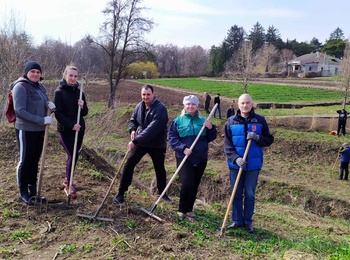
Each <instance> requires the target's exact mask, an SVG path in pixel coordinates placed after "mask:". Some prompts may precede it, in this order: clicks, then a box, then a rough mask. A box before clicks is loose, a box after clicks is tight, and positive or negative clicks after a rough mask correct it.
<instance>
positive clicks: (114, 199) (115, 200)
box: [112, 193, 124, 204]
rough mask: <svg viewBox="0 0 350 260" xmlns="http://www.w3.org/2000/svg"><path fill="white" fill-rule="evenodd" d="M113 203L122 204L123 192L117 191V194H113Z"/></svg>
mask: <svg viewBox="0 0 350 260" xmlns="http://www.w3.org/2000/svg"><path fill="white" fill-rule="evenodd" d="M112 201H113V202H114V203H118V204H122V203H124V194H123V193H119V194H118V195H117V196H115V197H114V198H113V200H112Z"/></svg>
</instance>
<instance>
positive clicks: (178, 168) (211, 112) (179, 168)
mask: <svg viewBox="0 0 350 260" xmlns="http://www.w3.org/2000/svg"><path fill="white" fill-rule="evenodd" d="M217 106H218V104H216V105H215V106H214V107H213V109H212V110H211V111H210V114H209V116H208V118H207V120H210V118H211V116H212V115H213V114H214V112H215V110H216V108H217ZM204 129H205V126H204V125H203V127H202V128H201V130H200V131H199V133H198V135H197V137H196V139H195V140H194V141H193V143H192V145H191V147H190V150H192V149H193V147H194V146H195V145H196V143H197V141H198V139H199V137H200V136H201V134H202V132H203V131H204ZM187 158H188V155H186V156H185V157H184V158H183V159H182V161H181V163H180V165H179V166H178V167H177V170H176V171H175V173H174V174H173V176H172V177H171V179H170V181H169V182H168V184H167V186H166V187H165V189H164V190H163V192H162V194H160V196H159V198H158V199H157V201H156V202H155V203H154V205H153V207H152V209H151V210H150V211H148V210H146V209H145V208H140V209H141V210H142V211H143V212H145V213H146V214H147V215H149V216H150V217H152V218H154V219H156V220H158V221H159V222H162V221H163V220H162V219H161V218H160V217H158V216H156V215H154V214H153V211H154V210H155V209H156V208H157V206H158V203H159V201H160V200H161V199H162V197H163V196H164V194H165V193H166V192H167V190H168V189H169V187H170V185H171V183H172V182H173V180H174V179H175V177H176V175H177V174H178V173H179V171H180V170H181V168H182V166H183V165H184V163H185V162H186V160H187Z"/></svg>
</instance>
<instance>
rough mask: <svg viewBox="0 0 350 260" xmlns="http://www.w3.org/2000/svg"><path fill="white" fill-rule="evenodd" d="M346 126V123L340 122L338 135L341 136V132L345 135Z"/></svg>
mask: <svg viewBox="0 0 350 260" xmlns="http://www.w3.org/2000/svg"><path fill="white" fill-rule="evenodd" d="M345 126H346V123H345V122H338V130H337V134H338V135H339V134H340V131H341V133H342V134H343V135H345Z"/></svg>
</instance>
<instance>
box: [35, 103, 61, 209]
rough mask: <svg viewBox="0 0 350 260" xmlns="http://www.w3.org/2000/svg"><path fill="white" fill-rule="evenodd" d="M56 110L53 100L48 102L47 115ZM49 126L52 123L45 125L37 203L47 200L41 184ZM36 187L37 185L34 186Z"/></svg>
mask: <svg viewBox="0 0 350 260" xmlns="http://www.w3.org/2000/svg"><path fill="white" fill-rule="evenodd" d="M55 111H56V106H55V104H54V103H52V102H48V103H47V116H51V114H52V113H53V112H55ZM49 128H50V125H46V126H45V134H44V144H43V149H42V152H41V161H40V171H39V180H38V188H37V192H36V196H35V203H36V202H40V203H42V202H45V201H46V199H45V197H42V196H41V186H42V181H43V176H44V167H45V156H46V148H47V143H48V137H49ZM33 188H34V189H35V187H33Z"/></svg>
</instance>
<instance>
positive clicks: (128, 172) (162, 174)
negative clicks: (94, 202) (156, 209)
mask: <svg viewBox="0 0 350 260" xmlns="http://www.w3.org/2000/svg"><path fill="white" fill-rule="evenodd" d="M165 151H166V149H158V148H146V147H140V146H138V145H137V146H136V147H135V148H134V149H133V150H132V151H131V152H130V155H129V157H128V159H127V161H126V163H125V166H124V169H123V172H122V177H121V180H120V185H119V193H120V194H124V192H126V191H127V190H128V188H129V186H130V185H131V182H132V176H133V174H134V169H135V166H136V164H138V162H139V161H140V160H141V159H142V157H143V156H144V155H145V154H149V156H150V157H151V159H152V162H153V166H154V170H155V172H156V177H157V188H158V192H159V194H161V193H162V192H163V190H164V189H165V186H166V171H165V167H164V162H165Z"/></svg>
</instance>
